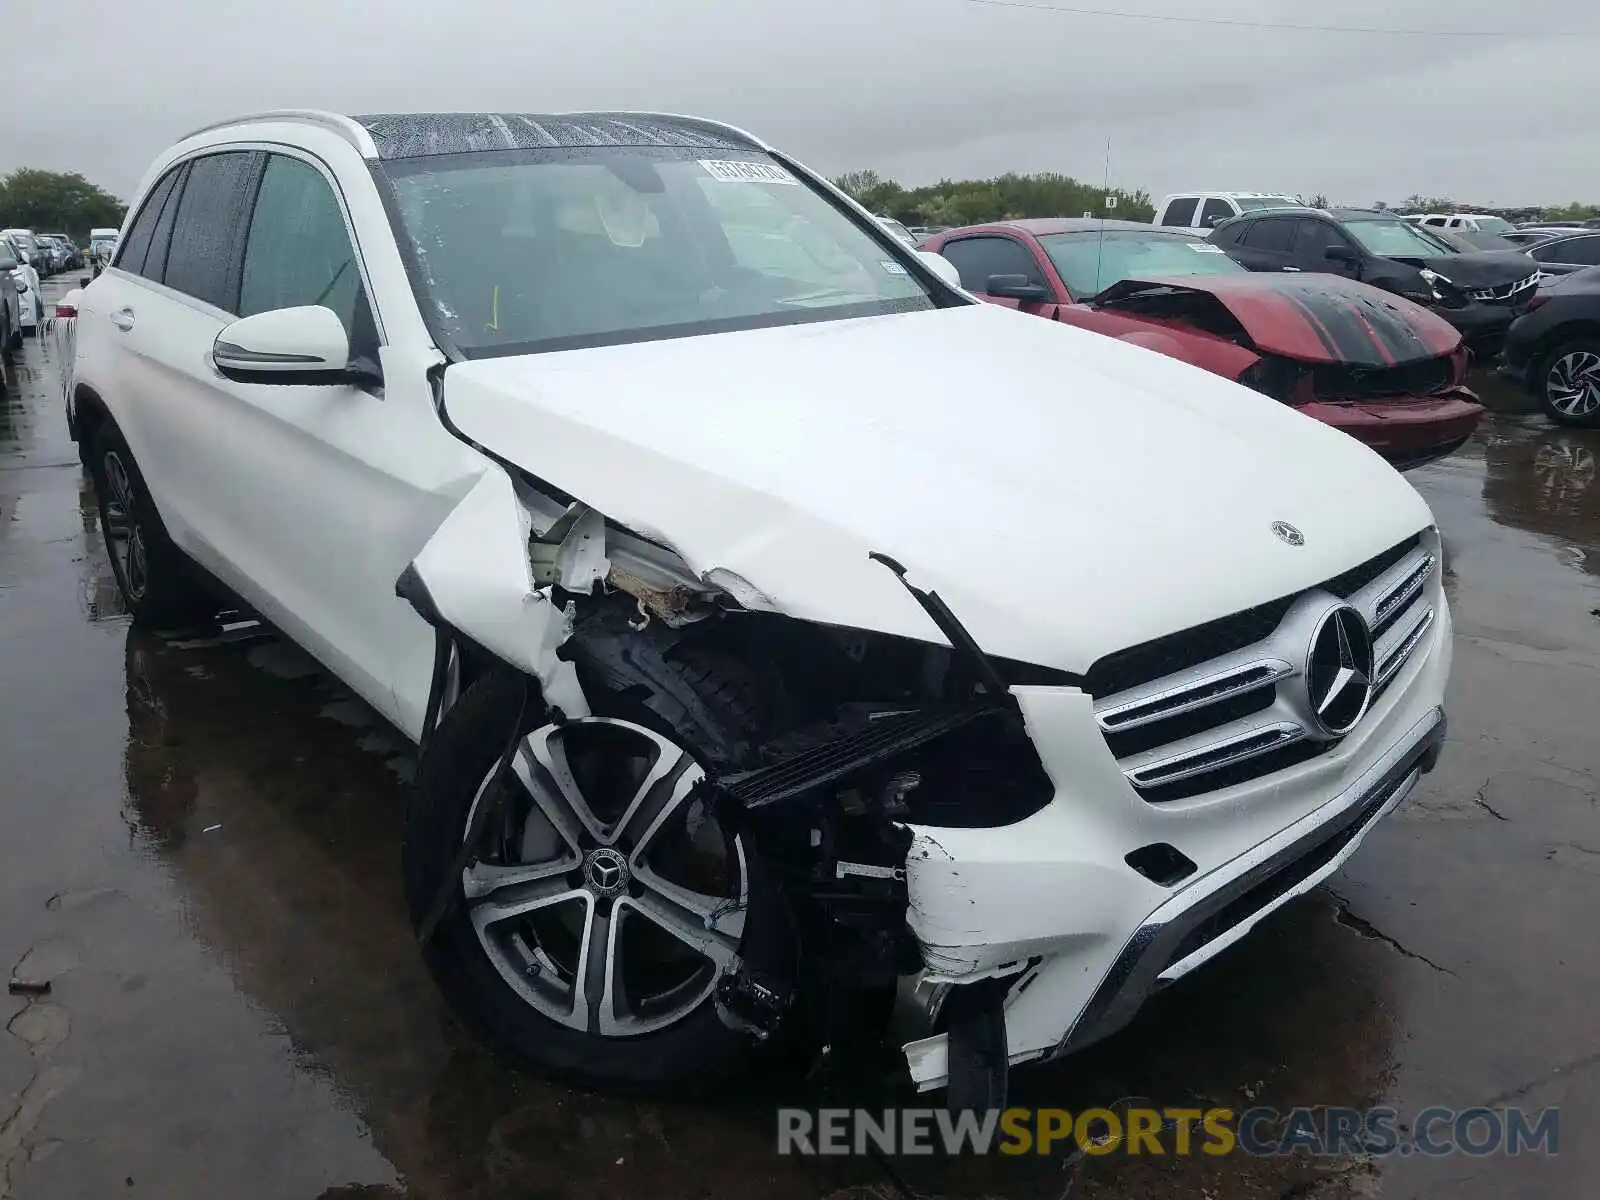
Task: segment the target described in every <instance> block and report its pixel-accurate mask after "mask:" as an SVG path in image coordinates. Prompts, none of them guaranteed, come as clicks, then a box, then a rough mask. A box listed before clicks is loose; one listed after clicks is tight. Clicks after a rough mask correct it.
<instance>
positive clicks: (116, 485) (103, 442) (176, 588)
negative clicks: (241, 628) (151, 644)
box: [88, 419, 220, 629]
mask: <svg viewBox="0 0 1600 1200" xmlns="http://www.w3.org/2000/svg"><path fill="white" fill-rule="evenodd" d="M90 445H91V447H92V448H91V450H90V454H89V463H88V466H89V473H90V475H91V476H92V477H93V479H94V492H95V500H96V503H97V505H98V507H99V510H100V531H101V536H102V537H104V539H105V543H106V553H107V555H108V556H109V557H110V559H111V571H112V574H113V575H114V576H115V578H116V581H117V590H118V591H120V592H121V593H122V600H123V604H124V605H125V606H126V607H127V610H128V612H129V614H130V615H132V617H133V619H134V620H135V621H138V622H140V623H141V624H145V625H153V626H155V627H156V628H158V629H180V628H184V627H187V626H190V625H195V624H198V623H200V622H203V621H205V620H208V619H210V618H211V617H214V616H215V615H216V614H217V611H218V609H219V608H220V605H219V604H218V602H217V601H216V599H215V598H214V597H213V596H211V595H210V594H209V593H208V592H207V591H206V589H205V588H204V587H203V586H202V585H201V584H200V582H199V581H198V579H197V578H196V576H195V572H194V568H193V566H192V565H191V564H190V562H189V559H188V557H187V556H186V555H185V554H184V553H183V551H181V550H179V549H178V547H177V546H175V545H174V544H173V542H172V539H171V538H170V537H168V536H167V530H166V526H165V525H163V524H162V523H161V514H160V513H158V512H157V511H156V506H155V504H154V503H153V502H152V501H151V499H150V492H149V489H148V488H146V487H145V482H144V476H143V475H141V474H140V473H139V466H138V464H137V463H136V462H134V460H133V452H132V451H131V450H129V449H128V443H127V442H126V441H124V440H123V437H122V434H121V432H120V431H119V430H118V429H117V427H116V426H115V425H113V424H112V423H111V421H110V420H109V419H107V420H105V421H102V422H101V423H100V425H99V428H98V429H96V430H95V433H94V436H93V438H92V439H91V443H90Z"/></svg>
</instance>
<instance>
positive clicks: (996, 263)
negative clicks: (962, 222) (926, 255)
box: [939, 237, 1044, 293]
mask: <svg viewBox="0 0 1600 1200" xmlns="http://www.w3.org/2000/svg"><path fill="white" fill-rule="evenodd" d="M939 253H941V254H943V255H944V256H945V257H946V258H948V259H949V260H950V261H951V262H953V263H955V265H956V270H958V271H960V272H961V286H962V287H964V288H966V289H967V291H969V292H980V293H981V292H984V291H986V290H987V289H988V286H989V276H991V275H1026V276H1027V277H1028V282H1030V283H1043V282H1044V276H1043V275H1041V274H1040V272H1039V264H1038V263H1037V262H1035V261H1034V258H1033V255H1032V254H1030V253H1029V252H1028V250H1027V248H1026V247H1025V246H1023V245H1021V244H1020V243H1018V242H1014V241H1012V240H1011V239H1010V238H1004V237H970V238H960V239H958V240H956V241H954V242H946V243H945V244H944V247H943V248H942V249H941V250H940V251H939Z"/></svg>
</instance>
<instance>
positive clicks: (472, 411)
mask: <svg viewBox="0 0 1600 1200" xmlns="http://www.w3.org/2000/svg"><path fill="white" fill-rule="evenodd" d="M444 404H445V408H446V410H447V412H448V415H449V418H450V420H451V421H452V422H453V423H454V424H455V425H456V426H457V427H458V428H459V429H460V431H461V432H462V433H463V434H465V435H466V436H467V437H469V438H471V439H473V440H474V441H476V442H478V443H479V444H481V445H483V446H485V447H487V448H489V449H490V450H492V451H494V452H495V453H497V454H499V455H501V456H503V457H505V458H507V459H509V460H511V461H512V462H515V463H517V464H519V465H520V466H522V467H523V468H525V469H526V470H528V471H529V472H530V473H532V474H533V475H535V476H537V477H538V478H540V479H543V480H545V481H546V482H547V483H549V484H551V485H553V486H555V487H557V488H560V489H561V490H563V491H565V492H567V493H569V494H571V495H573V496H575V497H577V498H578V499H580V500H582V501H584V502H585V503H587V504H589V505H591V506H593V507H595V508H597V509H599V510H600V511H601V512H603V513H605V514H606V515H607V516H608V517H609V518H610V519H611V520H613V521H615V522H618V523H620V524H622V525H625V526H627V527H629V528H631V529H632V530H634V531H635V532H637V533H640V534H642V535H644V536H646V537H649V538H653V539H655V540H657V541H660V542H661V543H663V544H665V545H668V546H670V547H672V548H673V549H674V550H676V551H677V552H678V553H679V554H680V555H682V556H683V558H684V559H685V561H686V562H687V563H688V564H689V565H690V567H691V568H692V569H693V570H695V571H696V572H699V573H700V574H702V575H707V574H710V573H711V572H714V571H715V572H718V573H719V574H720V575H721V577H723V578H726V577H727V575H728V573H731V574H732V575H733V576H737V577H739V579H740V580H741V581H742V583H741V587H740V591H741V593H742V594H743V595H745V596H747V597H748V596H755V595H759V596H761V597H764V598H766V599H770V601H771V604H772V606H773V607H775V608H778V609H780V610H782V611H784V612H787V613H790V614H791V615H793V616H796V617H800V618H804V619H809V620H814V621H819V622H826V623H831V624H838V625H846V626H854V627H859V628H864V629H872V630H877V631H879V632H884V633H892V634H902V635H908V636H913V637H920V638H924V639H927V640H930V641H942V640H943V639H942V638H941V636H940V635H939V633H938V632H937V630H936V628H935V626H934V625H933V623H932V622H931V620H930V619H929V618H928V617H927V616H926V614H925V613H923V611H922V610H921V609H920V608H919V607H918V606H917V605H916V603H915V602H914V601H913V599H912V597H910V596H909V595H907V594H906V592H905V591H904V590H903V589H902V587H901V586H900V585H899V583H898V582H897V581H896V580H895V579H894V577H893V576H892V575H891V574H890V572H889V571H888V570H887V569H885V568H884V567H883V566H881V565H880V564H878V563H875V562H872V561H870V560H869V559H868V557H867V554H868V552H869V551H872V550H877V551H881V552H883V553H885V554H888V555H891V556H893V557H894V558H895V559H897V560H899V561H900V562H901V563H904V564H905V565H906V567H907V568H908V571H909V578H910V579H911V581H912V582H914V583H916V584H918V585H919V586H922V587H926V588H933V589H936V590H937V591H938V592H939V593H940V594H941V595H942V596H943V597H944V598H945V600H946V601H947V602H948V603H949V604H950V606H951V607H952V608H953V610H954V611H955V612H956V614H957V615H958V616H959V618H960V619H961V621H962V622H963V623H964V624H966V626H967V627H968V628H969V629H970V630H971V632H972V633H973V635H974V636H975V637H976V638H977V640H978V642H979V644H980V645H982V646H983V647H984V649H985V650H987V651H989V652H990V653H993V654H997V655H1001V656H1004V657H1008V658H1014V659H1019V660H1022V661H1026V662H1033V663H1038V664H1041V665H1048V666H1054V667H1058V668H1061V669H1065V670H1072V671H1082V670H1085V669H1087V667H1088V666H1089V665H1090V664H1091V663H1092V662H1093V661H1094V660H1095V659H1097V658H1099V657H1100V656H1102V655H1104V654H1106V653H1109V652H1111V651H1114V650H1118V649H1122V648H1125V647H1127V646H1131V645H1135V644H1137V643H1140V642H1143V641H1146V640H1148V639H1150V638H1153V637H1157V636H1159V635H1161V634H1165V633H1170V632H1172V631H1174V630H1177V629H1181V628H1186V627H1188V626H1191V625H1196V624H1199V623H1201V622H1203V621H1206V620H1209V619H1211V618H1214V617H1217V616H1221V615H1224V614H1227V613H1230V612H1234V611H1237V610H1239V609H1243V608H1246V607H1249V606H1251V605H1254V604H1259V603H1261V602H1262V601H1264V600H1268V599H1272V598H1275V597H1279V596H1283V595H1287V594H1290V593H1292V592H1294V591H1296V590H1298V589H1301V588H1304V587H1307V586H1310V585H1312V584H1314V583H1317V582H1319V581H1321V580H1323V579H1327V578H1330V577H1332V576H1333V575H1336V574H1338V573H1339V572H1341V571H1344V570H1345V569H1347V568H1349V567H1351V566H1353V565H1355V564H1356V563H1359V562H1362V561H1364V560H1365V559H1367V558H1369V557H1371V556H1373V555H1375V554H1377V553H1379V552H1381V551H1383V550H1385V549H1387V548H1388V547H1389V546H1391V545H1393V544H1395V543H1396V542H1398V541H1400V540H1401V539H1403V538H1405V537H1407V536H1409V535H1410V534H1412V533H1414V532H1416V531H1417V530H1418V529H1420V528H1422V527H1423V526H1425V525H1426V524H1428V522H1429V520H1430V517H1429V513H1428V510H1427V506H1426V505H1425V504H1424V503H1423V502H1422V500H1421V498H1420V497H1419V496H1418V495H1417V494H1416V492H1415V491H1414V490H1412V488H1411V487H1410V485H1409V484H1407V483H1406V482H1405V481H1404V480H1403V479H1402V478H1401V477H1400V476H1399V475H1398V474H1396V473H1395V472H1394V471H1393V470H1392V469H1391V468H1390V467H1388V466H1387V465H1386V464H1385V463H1384V462H1383V461H1382V460H1381V459H1380V458H1378V457H1377V455H1375V454H1373V453H1372V452H1371V451H1369V450H1367V449H1366V448H1364V447H1362V446H1360V445H1359V444H1358V443H1356V442H1355V441H1354V440H1353V439H1351V438H1349V437H1347V436H1346V435H1344V434H1342V433H1340V432H1338V431H1337V430H1333V429H1330V428H1328V427H1326V426H1324V425H1322V424H1320V423H1318V422H1316V421H1313V420H1311V419H1309V418H1307V417H1304V416H1302V415H1300V414H1299V413H1296V412H1294V411H1293V410H1292V409H1289V408H1287V407H1286V406H1284V405H1281V404H1279V403H1277V402H1276V401H1274V400H1271V399H1269V398H1267V397H1265V396H1262V395H1259V394H1257V393H1255V392H1253V391H1250V390H1248V389H1246V388H1243V387H1240V386H1238V385H1236V384H1234V383H1231V382H1229V381H1227V380H1223V379H1220V378H1218V377H1216V376H1214V375H1211V374H1209V373H1208V372H1206V371H1203V370H1200V369H1198V368H1196V367H1192V366H1189V365H1188V364H1185V363H1181V362H1178V361H1176V360H1174V359H1171V358H1168V357H1167V356H1165V355H1162V354H1158V353H1155V352H1153V351H1149V350H1145V349H1142V348H1139V347H1137V346H1131V345H1128V344H1126V343H1123V342H1119V341H1117V340H1115V339H1112V338H1106V337H1102V336H1099V335H1096V334H1092V333H1088V332H1085V331H1082V330H1078V329H1073V328H1070V327H1068V326H1064V325H1061V324H1058V323H1055V322H1050V321H1041V320H1039V319H1038V318H1036V317H1031V316H1024V315H1022V314H1018V313H1014V312H1010V311H1007V310H1004V309H1001V308H996V307H993V306H989V305H979V304H974V305H969V306H963V307H960V308H954V309H944V310H938V311H930V312H923V313H911V314H904V315H898V316H886V317H876V318H868V319H860V320H849V321H833V322H823V323H816V324H799V325H792V326H786V327H781V328H773V329H761V330H752V331H748V332H741V333H723V334H715V335H708V336H702V337H686V338H676V339H668V340H661V341H652V342H638V343H633V344H628V345H620V346H614V347H607V348H602V349H586V350H577V351H566V352H557V353H548V354H539V355H525V356H517V357H506V358H496V359H482V360H476V361H469V362H464V363H457V364H454V365H452V366H450V367H449V368H448V369H447V371H446V373H445V378H444ZM1274 521H1288V522H1290V523H1292V524H1294V525H1296V526H1298V527H1299V528H1300V529H1301V530H1302V532H1303V533H1304V535H1305V544H1304V545H1303V546H1298V547H1296V546H1289V545H1286V544H1285V543H1284V542H1282V541H1280V540H1279V539H1278V538H1277V537H1276V536H1274V534H1273V533H1272V529H1271V526H1272V523H1273V522H1274ZM743 585H748V587H745V586H743ZM746 602H747V603H748V602H749V601H748V599H747V601H746ZM763 602H764V601H763Z"/></svg>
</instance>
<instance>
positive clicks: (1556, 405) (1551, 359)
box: [1534, 334, 1600, 429]
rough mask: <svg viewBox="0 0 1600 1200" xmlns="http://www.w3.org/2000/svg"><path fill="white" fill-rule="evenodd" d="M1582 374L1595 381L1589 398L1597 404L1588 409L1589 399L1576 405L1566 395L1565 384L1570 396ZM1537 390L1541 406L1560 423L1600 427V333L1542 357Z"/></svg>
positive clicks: (1564, 344) (1537, 372)
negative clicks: (1586, 407) (1563, 392)
mask: <svg viewBox="0 0 1600 1200" xmlns="http://www.w3.org/2000/svg"><path fill="white" fill-rule="evenodd" d="M1580 377H1586V378H1588V379H1590V380H1592V381H1593V383H1592V384H1591V387H1590V398H1589V400H1588V401H1587V403H1590V404H1592V405H1593V407H1590V408H1588V409H1587V410H1586V411H1585V410H1584V408H1583V405H1584V404H1585V401H1583V400H1578V401H1577V402H1576V405H1575V404H1574V402H1573V401H1572V400H1571V399H1565V400H1564V399H1563V397H1562V391H1563V388H1562V386H1561V385H1562V384H1563V383H1565V384H1567V385H1568V386H1567V388H1566V389H1565V390H1566V394H1567V396H1568V397H1570V396H1571V384H1573V383H1574V382H1577V381H1578V379H1579V378H1580ZM1534 389H1535V393H1536V394H1537V395H1538V397H1539V407H1540V408H1541V409H1543V410H1544V414H1545V416H1547V417H1549V418H1550V419H1551V420H1552V421H1554V422H1555V423H1556V424H1558V425H1566V426H1568V427H1569V428H1573V429H1600V334H1587V335H1585V336H1582V337H1577V338H1573V339H1571V340H1570V341H1566V342H1563V343H1561V344H1560V345H1559V346H1557V347H1556V348H1555V349H1554V350H1551V351H1550V352H1549V353H1548V354H1546V355H1545V356H1544V357H1543V358H1541V359H1540V360H1539V366H1538V369H1537V370H1536V371H1535V373H1534ZM1563 403H1565V407H1562V405H1563Z"/></svg>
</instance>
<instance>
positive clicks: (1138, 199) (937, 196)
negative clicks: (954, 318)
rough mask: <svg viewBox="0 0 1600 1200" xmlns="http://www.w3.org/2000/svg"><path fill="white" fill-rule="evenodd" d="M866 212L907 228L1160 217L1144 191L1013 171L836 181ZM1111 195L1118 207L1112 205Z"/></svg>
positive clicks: (861, 174) (874, 175)
mask: <svg viewBox="0 0 1600 1200" xmlns="http://www.w3.org/2000/svg"><path fill="white" fill-rule="evenodd" d="M834 183H835V184H836V185H837V186H838V188H839V189H840V190H841V191H843V192H846V193H848V194H849V195H850V197H851V198H852V199H854V200H856V201H857V202H858V203H859V204H861V205H862V206H863V207H864V208H867V209H870V210H871V211H872V212H875V213H877V214H878V215H880V216H887V217H893V218H894V219H895V220H897V221H900V222H902V223H904V224H906V225H978V224H982V223H983V222H985V221H1008V220H1016V219H1018V218H1021V217H1081V216H1082V215H1083V214H1084V213H1092V214H1093V215H1094V216H1097V217H1116V218H1119V219H1121V220H1125V221H1149V220H1151V219H1152V218H1153V217H1154V216H1155V215H1156V210H1155V206H1154V205H1153V204H1151V203H1150V193H1149V192H1147V191H1144V190H1143V189H1142V188H1140V189H1135V190H1133V191H1129V190H1128V189H1126V188H1111V189H1109V190H1108V189H1106V188H1103V187H1098V186H1096V185H1094V184H1088V183H1081V182H1079V181H1078V180H1076V179H1074V178H1072V177H1071V176H1070V175H1062V174H1060V173H1058V172H1055V171H1043V172H1041V173H1039V174H1037V175H1019V174H1017V173H1015V172H1012V171H1008V172H1007V173H1006V174H1004V175H998V176H996V177H995V178H993V179H941V180H940V181H939V182H938V183H932V184H928V185H927V186H925V187H918V188H907V187H902V186H901V185H900V184H898V183H896V182H895V181H894V180H892V179H885V178H884V177H883V176H881V175H879V174H878V172H876V171H851V172H849V173H848V174H845V175H841V176H839V178H837V179H835V180H834ZM1107 197H1114V198H1115V203H1114V204H1111V205H1108V204H1107V203H1106V201H1107Z"/></svg>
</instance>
